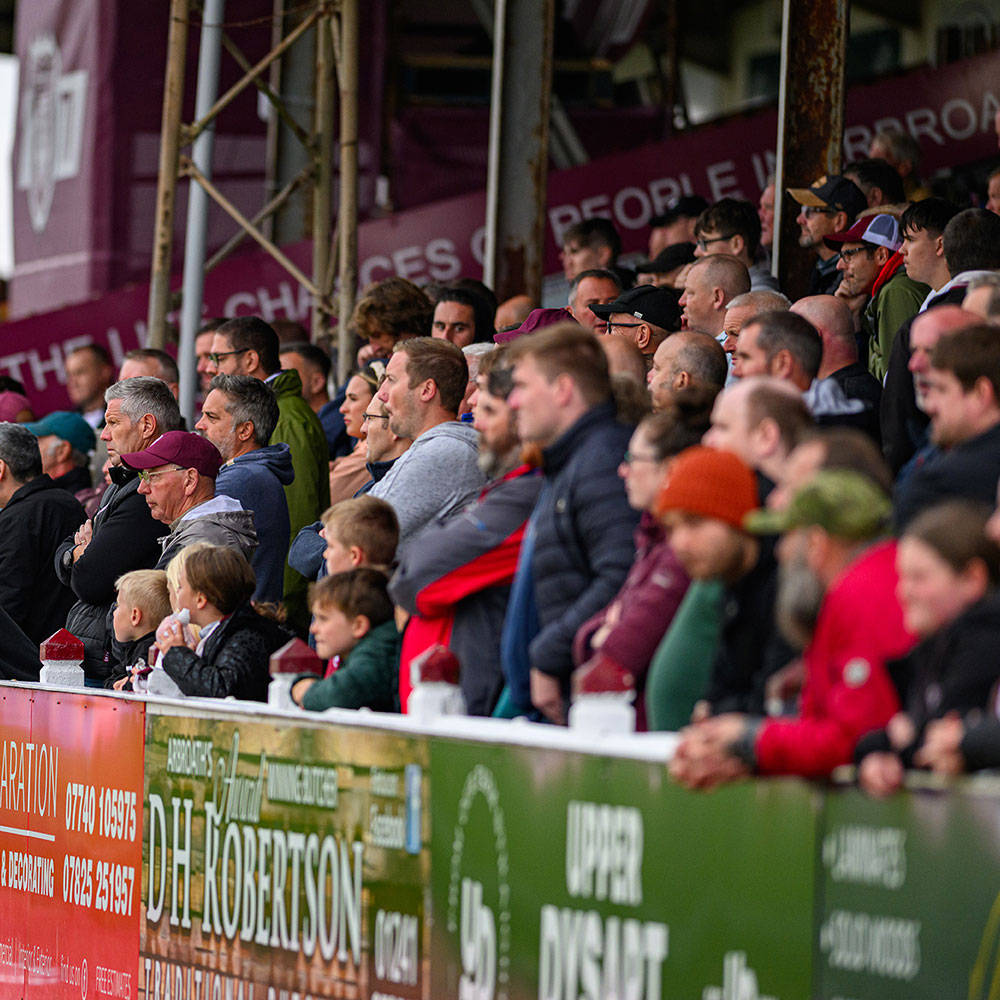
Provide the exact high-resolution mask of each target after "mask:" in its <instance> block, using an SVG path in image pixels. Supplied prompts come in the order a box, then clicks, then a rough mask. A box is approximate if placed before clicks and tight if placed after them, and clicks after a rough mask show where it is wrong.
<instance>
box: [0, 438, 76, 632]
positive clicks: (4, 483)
mask: <svg viewBox="0 0 1000 1000" xmlns="http://www.w3.org/2000/svg"><path fill="white" fill-rule="evenodd" d="M0 508H3V509H2V510H0V607H3V608H4V610H5V611H6V612H7V613H8V614H9V615H10V617H11V618H13V619H14V621H15V622H16V623H17V624H18V625H19V626H20V628H21V630H22V631H23V632H24V633H25V635H27V636H28V638H29V639H30V640H31V641H32V642H33V643H34V644H35V645H36V646H37V645H39V644H40V643H41V642H43V641H44V640H45V639H47V638H48V637H49V636H50V635H52V633H53V632H57V631H58V630H59V629H60V628H62V626H63V623H64V622H65V621H66V614H67V612H68V611H69V609H70V607H71V606H72V604H73V592H72V591H71V590H70V589H69V587H67V586H65V585H64V584H63V583H61V582H60V581H59V579H58V577H57V576H56V571H55V565H54V557H55V552H56V549H57V548H58V546H59V543H60V542H61V541H62V540H63V539H64V538H65V537H66V535H67V534H69V533H70V532H72V531H75V530H76V529H77V528H78V527H79V526H80V525H81V524H83V522H84V521H85V520H86V517H87V515H86V514H85V513H84V510H83V508H82V507H81V506H80V503H79V501H78V500H76V498H75V497H74V496H73V495H72V494H71V493H68V492H67V491H66V490H64V489H60V488H59V487H58V486H56V484H55V483H54V482H52V480H51V479H50V478H49V477H48V476H47V475H45V474H44V473H43V472H42V455H41V452H40V451H39V449H38V439H37V438H36V437H35V435H34V434H32V432H31V431H30V430H28V429H27V428H26V427H25V426H24V425H23V424H8V423H0Z"/></svg>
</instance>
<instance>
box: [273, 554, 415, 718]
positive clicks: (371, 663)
mask: <svg viewBox="0 0 1000 1000" xmlns="http://www.w3.org/2000/svg"><path fill="white" fill-rule="evenodd" d="M386 583H387V580H386V577H385V574H384V573H382V572H381V571H379V570H377V569H371V568H368V567H362V568H359V569H351V570H347V571H346V572H343V573H336V574H334V575H333V576H328V577H325V578H324V579H322V580H320V581H319V582H318V583H314V584H313V585H312V587H311V588H310V590H309V604H310V608H311V610H312V613H313V621H312V625H311V626H310V631H311V632H312V634H313V636H314V637H315V639H316V652H317V653H319V655H320V656H321V657H322V658H324V659H330V658H332V657H339V658H340V666H339V667H338V668H337V669H336V670H335V671H334V672H333V673H331V674H328V675H327V676H326V677H324V678H323V679H322V680H320V679H319V678H318V677H315V676H312V675H305V676H302V677H297V678H295V680H294V681H293V682H292V689H291V697H292V701H294V702H295V703H296V704H297V705H301V707H302V708H304V709H306V710H308V711H311V712H324V711H326V709H328V708H370V709H371V710H372V711H375V712H398V711H399V691H398V685H397V683H396V679H397V674H398V673H399V632H398V631H397V630H396V622H395V620H394V618H393V606H392V601H391V600H390V599H389V595H388V593H387V592H386Z"/></svg>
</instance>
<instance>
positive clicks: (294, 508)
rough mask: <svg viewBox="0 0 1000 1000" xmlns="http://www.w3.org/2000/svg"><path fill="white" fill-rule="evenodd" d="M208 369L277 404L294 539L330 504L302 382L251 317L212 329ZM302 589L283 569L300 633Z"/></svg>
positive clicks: (320, 437)
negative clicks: (269, 394)
mask: <svg viewBox="0 0 1000 1000" xmlns="http://www.w3.org/2000/svg"><path fill="white" fill-rule="evenodd" d="M421 294H422V293H421ZM212 365H213V368H214V372H215V374H218V375H252V376H253V377H254V378H256V379H260V380H261V381H262V382H265V383H266V384H267V385H269V386H270V387H271V390H272V391H273V392H274V395H275V397H276V398H277V400H278V423H277V424H276V425H275V428H274V432H273V433H272V435H271V444H281V443H284V444H287V445H288V447H289V449H290V450H291V454H292V468H293V469H294V471H295V477H294V478H293V479H292V481H291V482H290V483H289V484H288V485H287V486H286V487H285V499H286V500H287V501H288V516H289V520H290V522H291V532H292V537H294V536H295V535H297V534H298V532H299V530H300V529H302V528H304V527H305V526H306V525H307V524H312V523H313V522H314V521H315V520H316V519H317V518H318V517H319V516H320V514H321V513H322V512H323V511H324V510H326V508H327V507H329V506H330V471H329V464H328V454H329V451H328V446H327V443H326V436H325V434H324V433H323V428H322V426H321V424H320V422H319V418H318V417H317V416H316V414H315V413H314V412H313V411H312V409H311V408H310V406H309V404H308V403H307V402H306V401H305V399H303V397H302V380H301V379H300V378H299V374H298V372H296V371H293V370H291V369H289V370H286V371H283V370H282V369H281V361H280V354H279V342H278V335H277V334H276V333H275V332H274V330H273V329H271V327H270V326H268V324H267V323H265V322H264V321H263V320H262V319H260V318H259V317H257V316H240V317H239V318H237V319H231V320H227V321H226V322H225V323H223V324H222V326H220V327H219V329H218V330H216V332H215V339H214V340H213V342H212ZM308 585H309V581H308V580H307V579H306V578H305V577H303V576H301V574H299V573H298V572H296V571H295V570H294V569H292V568H291V567H290V566H286V567H285V593H284V598H285V608H286V611H287V613H288V621H289V622H290V623H291V624H292V625H293V626H294V627H296V628H300V629H304V628H305V626H306V623H307V622H308V608H307V607H306V590H307V588H308Z"/></svg>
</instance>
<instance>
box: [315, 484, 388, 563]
mask: <svg viewBox="0 0 1000 1000" xmlns="http://www.w3.org/2000/svg"><path fill="white" fill-rule="evenodd" d="M322 534H323V537H324V538H325V539H326V548H325V549H324V551H323V559H324V560H325V561H326V571H327V573H330V574H333V573H343V572H345V571H346V570H349V569H355V568H357V567H358V566H375V567H378V568H380V569H383V570H385V571H386V572H388V570H389V567H390V566H391V565H392V563H393V561H394V560H395V558H396V545H397V544H398V543H399V521H397V520H396V512H395V511H394V510H393V509H392V507H391V506H390V505H389V504H387V503H386V502H385V501H384V500H379V499H378V498H377V497H370V496H361V497H356V498H355V499H353V500H342V501H341V502H340V503H338V504H334V505H333V506H332V507H331V508H330V509H329V510H327V512H326V513H325V514H324V515H323V532H322Z"/></svg>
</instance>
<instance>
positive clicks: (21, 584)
mask: <svg viewBox="0 0 1000 1000" xmlns="http://www.w3.org/2000/svg"><path fill="white" fill-rule="evenodd" d="M914 145H915V144H914V143H913V141H912V139H910V137H909V136H907V135H904V134H902V133H895V132H885V133H879V135H878V136H876V139H875V140H874V142H873V144H872V149H871V154H872V156H871V158H868V159H864V160H861V161H859V162H855V163H852V164H850V165H849V166H848V167H846V168H845V170H844V173H843V174H842V175H840V176H825V177H821V178H819V179H816V180H814V181H813V182H812V183H807V181H808V179H806V178H804V179H802V182H801V186H796V187H791V188H789V189H788V190H787V191H786V192H775V189H774V185H773V183H771V184H769V185H768V186H767V187H766V189H765V191H764V192H763V194H762V196H761V199H760V203H759V205H756V206H755V205H753V204H752V203H750V202H746V201H740V200H736V199H733V198H723V199H721V200H719V201H717V202H715V203H714V204H709V203H708V202H707V201H705V200H704V199H702V198H699V197H694V196H689V197H682V198H681V199H680V200H679V201H677V202H676V203H675V204H674V206H673V207H672V208H671V209H670V211H668V212H667V213H665V214H664V215H661V216H657V217H655V218H653V219H652V220H651V223H650V237H649V247H648V259H646V260H644V261H641V262H632V265H633V266H632V267H629V266H627V263H628V262H626V261H622V260H620V256H621V253H620V250H621V243H620V239H619V235H618V233H617V232H616V231H615V228H614V225H613V224H612V223H611V222H610V221H608V220H607V219H603V218H591V219H586V220H584V221H582V222H580V223H578V224H576V225H574V226H572V227H571V228H569V229H567V230H566V231H565V232H564V233H563V234H562V255H561V259H562V262H563V267H564V272H565V278H566V281H567V283H568V294H567V300H566V306H565V308H557V309H549V308H540V307H539V306H540V304H539V303H535V302H532V301H530V300H529V299H528V298H527V297H526V296H517V297H515V298H513V299H510V300H508V301H506V302H502V303H498V302H497V300H496V297H495V295H494V294H493V292H492V291H491V290H490V289H489V288H488V287H486V286H485V285H484V284H482V283H481V282H479V281H476V280H473V279H462V280H459V281H456V282H454V283H451V284H449V285H447V286H428V287H424V288H420V287H417V286H416V285H414V284H413V283H411V282H409V281H407V280H405V279H403V278H390V279H387V280H385V281H382V282H379V283H377V284H374V285H372V286H370V287H368V288H366V289H364V290H363V292H362V295H361V297H360V299H359V301H358V303H357V306H356V308H355V310H354V313H353V315H352V316H351V317H350V318H349V324H350V330H351V331H352V332H353V334H354V335H355V336H356V338H357V355H356V359H354V360H355V361H356V365H355V367H354V370H353V374H352V375H351V376H350V378H349V379H348V380H347V381H346V383H345V384H344V385H341V386H338V385H336V383H335V382H334V381H333V380H332V375H331V372H332V362H331V356H330V353H329V351H328V350H327V349H326V347H325V346H324V345H322V344H315V343H310V342H309V340H308V337H307V336H306V335H305V332H304V331H303V330H302V329H301V328H300V327H297V326H296V325H295V324H294V323H288V322H285V323H275V324H268V323H267V322H265V321H264V320H263V319H261V318H259V317H238V318H231V319H218V320H213V321H212V322H210V323H208V324H206V326H205V327H204V329H203V330H202V331H201V333H200V334H199V336H198V338H197V343H196V350H197V354H198V365H197V370H198V375H199V378H200V382H201V384H200V390H201V396H200V401H201V402H200V406H201V408H200V415H199V418H198V420H197V422H196V423H195V424H194V426H193V427H190V428H188V427H186V426H185V424H184V421H183V420H182V418H181V414H180V411H179V408H178V404H177V393H178V370H177V365H176V362H175V361H174V360H173V358H172V357H171V356H170V355H169V354H167V353H164V352H161V351H158V350H153V349H140V350H135V351H131V352H130V353H128V354H127V355H126V357H125V359H124V361H123V363H122V365H121V367H120V369H119V370H118V371H115V370H114V367H113V365H112V363H111V359H110V357H109V355H108V354H107V353H106V352H105V350H104V349H103V348H102V347H100V346H99V345H97V344H91V345H88V346H84V347H80V348H78V349H77V350H75V351H74V352H73V353H72V354H71V355H69V357H68V358H67V361H66V376H67V391H68V393H69V396H70V399H71V401H72V403H73V405H74V407H75V409H73V410H64V411H58V412H53V413H48V414H45V415H41V416H40V419H36V414H34V413H33V412H32V410H31V404H30V402H29V400H28V399H27V398H26V397H25V395H24V390H23V387H21V386H19V385H17V384H16V383H14V382H13V380H10V379H6V380H4V384H3V386H2V389H3V391H2V392H0V419H2V421H4V422H2V423H0V507H2V509H0V630H2V633H3V635H4V639H5V641H4V644H3V649H2V650H0V675H2V676H4V677H7V678H12V679H18V680H26V681H37V680H38V674H39V666H40V664H39V659H38V651H37V650H38V646H39V644H40V643H41V642H43V641H44V640H45V639H46V638H48V637H49V636H50V635H52V634H53V633H55V632H56V631H58V630H59V629H61V628H66V629H67V630H68V631H69V632H71V633H72V634H73V635H74V636H76V637H77V638H78V639H80V640H81V641H82V642H83V644H84V649H85V659H84V671H85V676H86V683H87V684H88V685H89V686H93V687H113V688H115V689H116V690H119V691H126V692H128V691H135V692H152V693H157V694H161V695H164V696H173V697H178V698H180V697H228V696H234V697H236V698H243V699H252V700H266V699H267V691H268V682H269V680H270V676H269V658H270V656H271V654H272V653H273V652H274V651H275V650H277V649H278V648H279V647H281V646H282V645H284V644H285V643H286V642H287V641H288V640H289V639H290V638H292V637H294V636H296V635H297V636H299V637H301V638H308V639H309V641H310V643H311V644H312V645H313V647H314V648H315V650H316V652H317V653H318V655H319V657H320V658H321V659H322V661H324V663H323V670H322V671H321V672H320V673H311V674H303V675H301V676H299V677H296V678H295V680H294V682H293V684H292V687H291V697H292V699H293V701H294V702H295V703H296V704H298V705H300V706H301V707H302V709H303V710H307V711H322V710H324V709H327V708H330V707H341V708H355V709H358V708H370V709H373V710H377V711H386V712H399V711H403V712H405V711H406V710H407V707H408V703H409V700H410V698H411V697H412V696H413V685H414V683H415V681H416V682H419V680H420V674H419V671H416V672H415V671H414V670H412V669H411V665H412V664H413V663H414V661H416V662H417V663H431V662H438V663H443V664H444V666H443V667H441V668H440V669H442V670H444V671H445V673H446V674H447V671H448V665H449V664H451V666H452V667H455V665H457V683H458V686H459V688H460V691H461V697H462V700H463V704H464V709H465V711H466V712H467V713H468V714H470V715H476V716H494V717H497V718H516V717H527V718H528V719H531V720H533V721H536V722H540V723H552V724H560V725H561V724H566V722H567V719H568V717H569V715H570V709H571V707H572V706H573V705H575V704H583V703H585V701H586V700H587V699H604V702H602V703H603V704H613V705H618V706H620V705H629V704H631V705H633V706H634V712H635V720H636V728H638V729H640V730H668V731H679V732H680V740H679V743H678V748H677V751H676V753H675V755H674V756H673V758H672V760H671V762H670V765H669V766H670V770H671V774H672V775H673V777H674V778H675V779H676V780H677V781H679V782H681V783H683V784H685V785H687V786H689V787H692V788H706V787H712V786H714V785H717V784H719V783H720V782H724V781H729V780H733V779H735V778H738V777H741V776H743V775H747V774H751V773H759V774H796V775H802V776H806V777H818V776H823V775H827V774H829V773H830V772H831V771H832V770H833V769H834V768H836V767H838V766H840V765H843V764H848V763H856V764H857V765H858V776H859V781H860V782H861V784H862V786H863V787H864V788H865V789H866V790H868V791H869V792H871V793H872V794H876V795H885V794H889V793H891V792H892V791H893V790H895V789H896V788H898V787H899V786H900V784H901V782H902V780H903V776H904V772H905V769H907V768H916V767H919V768H928V769H933V770H935V771H939V772H941V773H946V774H956V773H959V772H962V771H964V770H971V769H976V768H989V767H997V766H1000V695H998V689H1000V686H998V684H997V682H998V681H1000V657H998V656H997V655H996V652H997V650H998V649H1000V511H997V509H996V508H997V502H998V499H997V485H998V480H1000V167H998V168H997V169H996V170H994V171H993V172H992V173H991V174H990V176H989V178H988V195H989V198H988V201H987V202H986V207H985V208H980V207H963V206H959V205H956V204H952V203H951V202H949V201H947V200H945V199H942V198H940V197H934V196H931V195H930V193H929V192H928V191H927V190H926V189H925V188H923V187H922V186H921V184H920V182H919V178H918V177H917V176H916V172H915V169H914V165H915V163H916V162H917V161H918V154H919V149H917V150H916V151H915V150H914V148H913V147H914ZM779 197H781V198H784V199H785V204H786V205H787V206H788V207H789V208H790V209H791V208H795V209H797V211H798V216H797V222H798V225H799V230H800V237H799V247H800V248H801V252H802V253H803V254H807V255H809V257H810V260H811V261H812V262H813V264H812V270H811V273H810V277H809V284H808V288H807V289H806V290H805V294H804V295H802V296H800V297H798V298H796V299H795V300H792V299H791V298H789V297H788V296H787V295H786V294H784V291H785V290H783V289H781V288H780V287H779V285H778V281H777V280H776V278H775V277H774V275H773V274H772V269H771V262H770V247H771V243H772V239H773V223H774V204H775V200H776V198H779ZM446 651H447V652H446Z"/></svg>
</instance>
